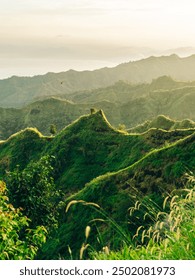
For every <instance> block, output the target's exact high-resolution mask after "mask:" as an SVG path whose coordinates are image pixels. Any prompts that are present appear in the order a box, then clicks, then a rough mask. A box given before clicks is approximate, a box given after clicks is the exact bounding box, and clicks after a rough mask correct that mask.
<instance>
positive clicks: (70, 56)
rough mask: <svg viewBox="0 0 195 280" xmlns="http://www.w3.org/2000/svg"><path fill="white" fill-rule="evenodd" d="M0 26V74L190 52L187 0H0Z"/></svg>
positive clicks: (194, 16)
mask: <svg viewBox="0 0 195 280" xmlns="http://www.w3.org/2000/svg"><path fill="white" fill-rule="evenodd" d="M0 26H1V29H0V40H1V44H0V78H5V77H8V76H12V75H35V74H42V73H46V72H49V71H51V72H60V71H65V70H68V69H70V68H73V69H77V70H83V69H95V68H100V67H103V66H114V65H116V64H118V63H121V62H125V61H129V60H134V59H140V58H142V57H147V56H150V55H152V54H154V55H159V54H161V53H163V54H164V53H165V54H169V53H171V52H172V51H174V52H177V53H178V54H180V55H184V56H185V55H189V54H192V53H195V48H194V47H195V3H194V1H192V0H185V1H184V0H104V1H103V0H97V1H95V0H55V1H54V0H0ZM178 48H179V49H178ZM172 49H173V50H172ZM165 50H168V51H166V52H165Z"/></svg>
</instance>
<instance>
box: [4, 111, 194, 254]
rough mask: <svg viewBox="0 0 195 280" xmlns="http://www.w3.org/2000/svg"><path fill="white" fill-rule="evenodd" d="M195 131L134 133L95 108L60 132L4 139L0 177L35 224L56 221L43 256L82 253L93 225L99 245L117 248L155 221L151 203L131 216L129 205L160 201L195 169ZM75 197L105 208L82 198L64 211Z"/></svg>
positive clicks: (95, 243) (94, 241)
mask: <svg viewBox="0 0 195 280" xmlns="http://www.w3.org/2000/svg"><path fill="white" fill-rule="evenodd" d="M194 137H195V134H194V128H191V129H185V130H179V129H178V130H171V131H165V130H161V129H150V130H148V131H146V132H144V133H142V134H128V133H127V132H123V131H119V130H116V129H114V128H113V127H112V126H111V125H110V123H109V122H108V121H107V119H106V117H105V115H104V113H103V111H102V110H100V111H97V112H93V111H92V113H91V114H90V115H84V116H82V117H80V118H79V119H77V120H76V121H75V122H73V123H72V124H70V125H68V126H67V127H65V128H64V129H62V130H61V131H60V132H59V133H58V134H57V135H56V136H54V137H53V136H52V137H45V136H43V135H42V134H40V133H39V132H38V131H37V130H36V129H32V128H28V129H25V130H23V131H20V132H19V133H16V134H15V135H12V136H11V137H10V138H8V139H7V140H5V141H1V142H0V178H1V179H3V180H5V181H6V182H7V187H8V190H9V191H10V199H11V203H13V204H14V205H16V207H17V208H18V207H20V206H21V205H22V207H23V209H24V210H23V211H24V214H25V215H27V214H28V216H29V215H30V214H31V216H30V217H31V219H32V225H33V226H36V225H40V224H37V223H38V222H39V221H43V222H44V221H45V219H47V221H48V223H49V225H50V227H51V224H54V225H55V227H54V228H50V227H49V229H48V232H49V234H48V236H47V242H46V243H45V245H44V246H43V247H42V249H41V250H40V252H39V254H38V255H37V258H41V259H58V258H66V259H68V258H70V257H71V256H70V249H71V251H72V254H73V257H74V258H79V250H80V248H81V246H82V243H83V242H85V234H84V232H85V228H86V226H87V225H90V226H91V235H90V239H89V242H90V244H92V245H93V247H94V248H95V249H96V250H101V249H102V247H103V246H109V247H110V248H112V249H119V248H120V246H121V242H123V241H122V240H123V239H121V234H123V231H124V232H125V233H128V235H126V236H129V237H128V238H127V239H128V240H129V239H131V237H132V235H133V234H135V232H136V229H137V227H139V226H140V225H141V224H143V223H144V225H145V226H146V227H147V226H149V225H150V224H151V223H152V216H151V217H149V218H147V219H146V220H143V217H142V213H143V211H144V209H145V208H144V207H145V206H143V208H140V209H142V210H143V211H142V212H139V211H138V212H137V214H136V215H134V216H133V217H130V216H129V211H128V209H129V208H130V207H133V206H134V205H135V203H136V201H138V200H139V201H140V202H142V204H143V205H144V203H145V205H148V206H149V203H148V201H150V203H151V201H152V203H154V204H155V203H156V204H157V205H158V207H159V209H161V205H162V201H163V199H164V197H165V196H166V195H167V194H168V193H170V192H171V191H173V190H175V189H176V188H178V189H179V188H181V187H182V186H183V183H182V182H183V181H182V180H183V179H182V178H183V175H184V173H185V172H186V171H189V170H190V171H192V172H194V171H195V170H194V166H195V161H194V159H195V154H194V153H195V146H194V144H195V141H194ZM48 157H52V162H51V163H50V161H49V160H48ZM43 159H44V160H43ZM44 164H46V166H45V165H44ZM50 164H51V167H49V166H50ZM48 168H49V169H48ZM51 171H52V173H51ZM51 176H52V177H51ZM37 178H38V179H37ZM54 188H55V190H54ZM50 191H51V193H48V192H50ZM42 192H43V193H44V195H45V198H44V196H43V197H42ZM46 192H47V193H46ZM36 197H37V198H36ZM52 198H53V199H54V201H51V199H52ZM72 200H80V201H81V200H82V201H86V202H90V203H97V204H98V205H99V206H100V207H101V208H99V207H97V206H95V204H88V205H87V204H86V203H82V202H81V203H77V204H75V205H74V206H71V207H70V209H69V210H68V212H67V213H65V208H66V207H67V205H68V203H69V202H71V201H72ZM45 201H47V202H48V203H47V204H46V205H45ZM144 201H145V202H144ZM20 203H22V204H20ZM28 205H29V207H30V208H29V207H28ZM49 205H51V206H49ZM49 207H52V208H51V209H52V215H54V216H51V215H50V212H49V210H50V208H49ZM29 209H30V210H29ZM97 210H98V211H97ZM29 211H30V212H29ZM44 211H46V212H44ZM32 213H33V215H32ZM44 215H45V216H44ZM33 217H36V219H35V220H34V221H33V219H34V218H33ZM44 217H45V219H44ZM94 219H103V220H105V221H104V222H103V221H101V220H94ZM92 220H94V222H92ZM36 221H37V222H36ZM52 221H53V222H52ZM90 221H91V222H90ZM33 222H34V224H33ZM46 225H47V226H48V224H47V223H46ZM117 225H119V226H120V228H121V230H122V232H121V230H120V232H118V231H117ZM124 236H125V235H124ZM108 240H109V244H108ZM128 240H126V241H127V242H129V241H128ZM68 246H69V250H68Z"/></svg>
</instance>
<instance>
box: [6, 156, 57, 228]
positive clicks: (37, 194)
mask: <svg viewBox="0 0 195 280" xmlns="http://www.w3.org/2000/svg"><path fill="white" fill-rule="evenodd" d="M52 160H53V157H51V156H44V157H42V158H41V159H40V160H39V161H38V162H32V163H30V164H29V165H28V166H27V167H26V168H25V169H24V170H22V171H20V170H19V168H16V169H15V170H14V171H13V172H10V173H9V176H8V180H7V181H8V185H9V196H10V199H11V201H12V203H13V204H14V206H15V207H22V209H23V211H24V213H25V215H27V216H28V217H29V218H30V219H31V220H32V221H31V226H33V227H35V226H37V225H44V226H46V227H47V229H49V228H50V227H53V226H54V225H55V224H56V223H57V203H58V197H59V192H57V191H56V189H55V184H54V180H53V177H52V172H53V167H52V166H51V162H52Z"/></svg>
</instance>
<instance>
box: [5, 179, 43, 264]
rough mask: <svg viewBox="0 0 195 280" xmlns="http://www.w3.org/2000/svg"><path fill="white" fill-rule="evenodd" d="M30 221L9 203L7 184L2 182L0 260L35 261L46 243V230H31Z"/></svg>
mask: <svg viewBox="0 0 195 280" xmlns="http://www.w3.org/2000/svg"><path fill="white" fill-rule="evenodd" d="M29 221H30V220H29V219H28V218H27V217H25V216H24V215H23V214H22V212H21V210H20V209H16V208H14V207H13V205H12V204H10V203H9V199H8V197H7V189H6V186H5V183H3V182H2V181H0V259H1V260H23V259H33V258H34V257H35V255H36V253H37V250H38V249H39V247H41V245H42V244H43V243H44V242H45V241H46V229H45V228H44V227H43V226H39V227H37V228H36V229H29Z"/></svg>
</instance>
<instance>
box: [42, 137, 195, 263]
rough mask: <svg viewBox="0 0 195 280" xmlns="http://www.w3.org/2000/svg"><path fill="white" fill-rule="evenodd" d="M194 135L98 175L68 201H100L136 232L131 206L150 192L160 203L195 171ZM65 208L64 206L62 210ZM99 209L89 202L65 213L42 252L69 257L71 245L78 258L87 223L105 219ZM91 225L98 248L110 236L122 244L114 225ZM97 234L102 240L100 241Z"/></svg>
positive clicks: (114, 242) (113, 243)
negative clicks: (132, 162) (184, 178)
mask: <svg viewBox="0 0 195 280" xmlns="http://www.w3.org/2000/svg"><path fill="white" fill-rule="evenodd" d="M194 139H195V134H193V135H191V136H187V137H186V138H184V139H183V140H179V141H177V142H176V143H174V144H172V145H170V146H168V147H163V148H161V149H157V150H153V151H151V152H150V153H148V154H147V155H145V156H144V157H142V158H141V159H140V160H138V161H137V162H135V163H134V164H132V165H131V166H130V167H127V168H125V169H122V170H119V171H117V172H114V173H108V174H105V175H103V176H100V177H97V178H96V179H94V180H92V181H91V182H90V183H88V184H86V186H85V187H84V188H82V190H81V191H80V192H78V193H77V194H75V195H72V196H71V197H69V198H68V199H67V200H66V204H67V203H68V202H70V201H71V200H84V201H87V202H94V203H98V204H99V205H100V206H101V207H102V208H103V209H104V210H105V211H106V212H107V213H109V217H111V218H113V219H114V220H116V221H117V223H118V224H119V225H120V226H122V227H123V228H124V230H127V231H129V233H130V234H131V233H132V234H134V233H135V229H136V228H137V226H138V225H139V223H140V222H141V221H139V217H138V219H137V220H136V219H133V220H130V217H129V214H128V211H127V210H128V208H129V207H131V206H133V205H134V203H135V201H136V200H137V199H138V198H139V199H140V198H141V197H147V196H149V197H151V198H152V200H153V201H156V203H158V204H159V207H160V202H161V203H162V200H163V197H164V196H165V195H166V194H167V193H168V192H170V191H172V190H173V189H175V185H177V186H178V187H181V186H182V183H181V177H182V175H183V174H184V172H185V171H188V170H192V171H194V166H195V160H194V159H195V142H194ZM64 208H65V206H64ZM64 208H63V207H62V213H63V211H64ZM92 208H94V207H92ZM100 212H101V211H100ZM100 212H97V209H96V210H94V209H91V207H90V205H89V206H83V205H80V204H77V205H75V206H73V207H72V208H71V209H70V211H69V213H68V214H67V215H66V216H64V215H62V220H61V223H62V225H61V227H60V228H59V230H58V232H57V233H56V234H54V236H52V239H49V240H48V242H47V244H46V246H45V247H44V248H43V252H42V253H41V254H40V256H41V257H42V258H58V257H59V255H61V256H62V257H65V258H70V256H69V253H68V250H67V246H68V245H69V246H70V248H71V249H72V252H73V254H74V257H76V258H78V253H79V249H80V247H81V245H82V243H83V242H84V239H85V238H84V231H85V227H86V226H87V225H88V223H89V222H90V220H92V219H94V218H102V217H103V218H104V219H105V216H104V214H103V215H102V213H100ZM138 216H139V215H138ZM106 218H107V217H106ZM128 220H129V222H130V223H131V226H130V228H129V229H128V226H127V223H126V222H127V221H128ZM146 222H147V221H146ZM135 224H136V227H135ZM90 225H92V230H93V233H92V237H91V239H90V240H89V242H92V244H93V245H94V247H95V248H97V249H101V248H102V247H103V246H105V245H107V242H108V240H109V245H110V246H111V247H112V246H113V247H114V248H115V249H116V248H119V247H118V246H120V238H119V236H118V235H117V233H116V232H115V231H114V230H113V229H112V227H110V226H107V225H106V223H98V222H97V223H92V224H91V223H90ZM97 228H98V229H97ZM98 232H101V234H100V235H99V234H98ZM97 237H99V239H101V241H99V242H97Z"/></svg>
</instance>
